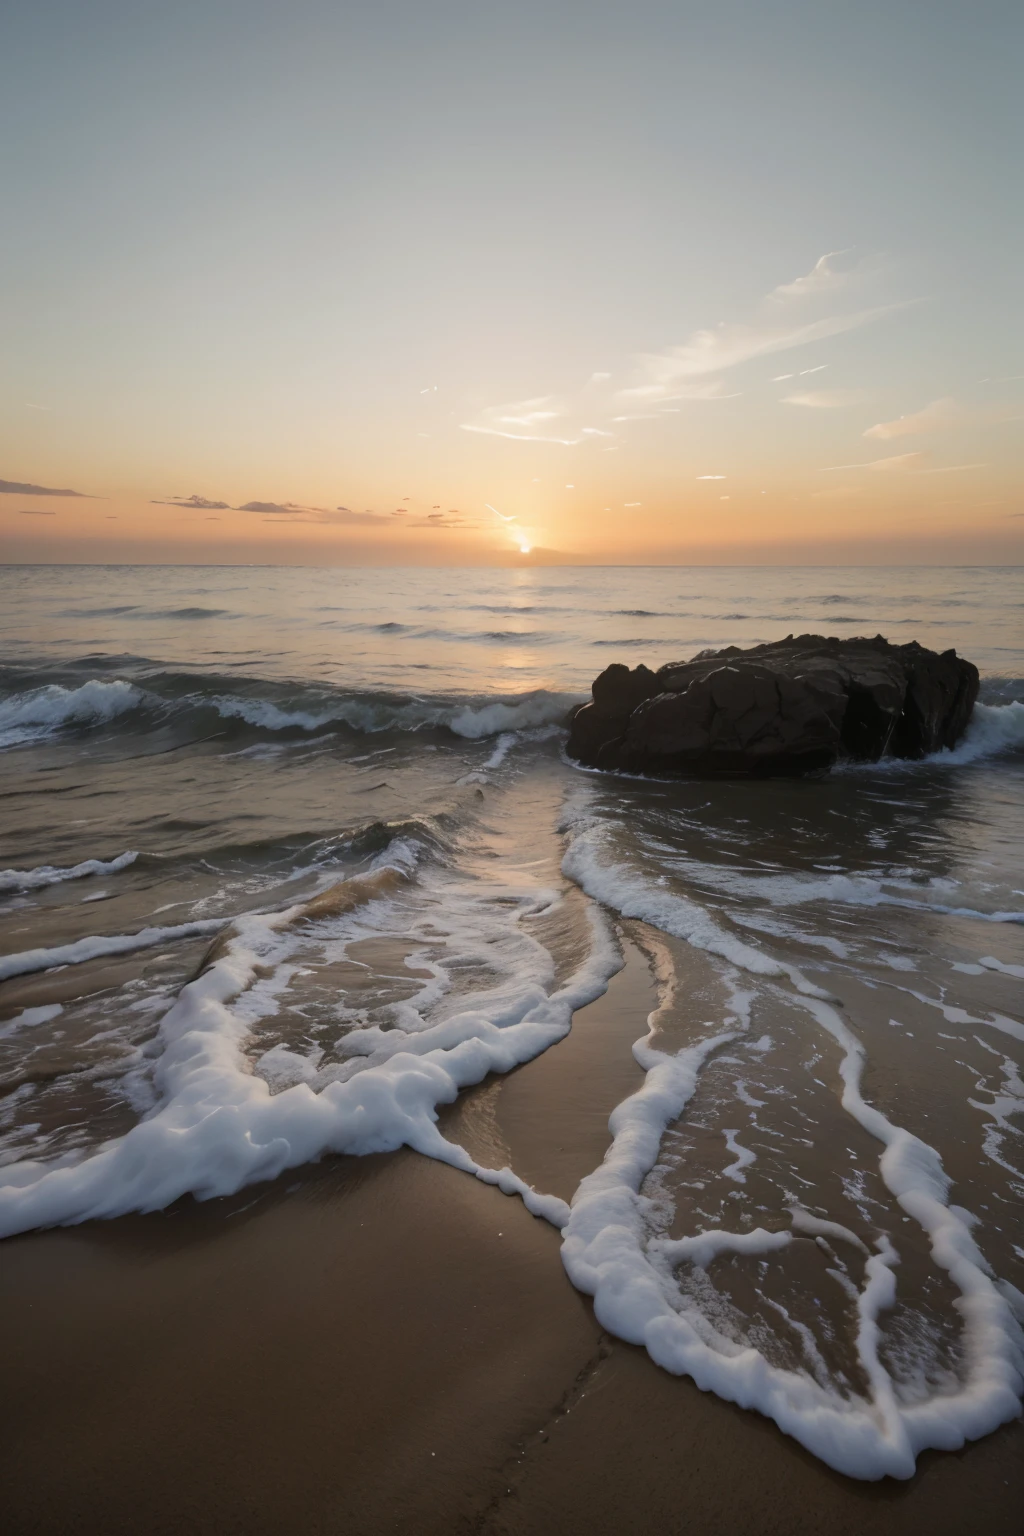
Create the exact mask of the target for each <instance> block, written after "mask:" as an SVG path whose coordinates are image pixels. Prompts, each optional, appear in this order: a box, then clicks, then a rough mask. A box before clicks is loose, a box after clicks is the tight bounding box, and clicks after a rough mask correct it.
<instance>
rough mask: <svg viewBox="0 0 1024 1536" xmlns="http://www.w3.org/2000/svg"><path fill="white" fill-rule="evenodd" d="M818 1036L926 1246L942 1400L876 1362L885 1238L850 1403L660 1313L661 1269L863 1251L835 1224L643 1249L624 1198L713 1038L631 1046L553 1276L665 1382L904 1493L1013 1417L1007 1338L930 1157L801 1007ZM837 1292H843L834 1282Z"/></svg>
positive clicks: (643, 1233) (861, 1310) (673, 1308)
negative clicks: (746, 1414)
mask: <svg viewBox="0 0 1024 1536" xmlns="http://www.w3.org/2000/svg"><path fill="white" fill-rule="evenodd" d="M800 1002H801V1006H803V1007H804V1008H806V1009H808V1010H809V1011H810V1012H811V1013H812V1014H813V1016H814V1017H815V1019H816V1020H817V1022H818V1023H819V1025H820V1026H821V1027H822V1028H823V1029H824V1030H825V1031H826V1032H827V1033H828V1034H830V1035H831V1036H832V1037H833V1038H834V1039H835V1040H836V1042H837V1043H838V1044H839V1045H840V1048H841V1049H842V1051H843V1053H844V1054H843V1060H842V1064H841V1068H840V1072H841V1076H842V1079H843V1083H844V1092H843V1106H844V1108H845V1109H846V1110H847V1111H848V1112H849V1113H850V1114H851V1115H852V1116H853V1117H854V1118H855V1119H856V1120H858V1121H859V1122H860V1124H861V1125H863V1126H864V1128H865V1129H866V1130H868V1131H869V1132H870V1134H871V1135H873V1136H874V1137H876V1138H877V1139H878V1140H879V1141H881V1142H882V1143H883V1145H884V1148H885V1150H884V1151H883V1153H882V1156H881V1158H880V1162H879V1168H880V1172H881V1175H882V1178H883V1180H884V1182H885V1184H886V1185H887V1187H888V1188H889V1190H890V1191H891V1193H892V1194H893V1195H894V1196H895V1198H896V1199H897V1201H898V1203H899V1204H900V1205H901V1206H902V1207H903V1209H904V1210H905V1211H906V1212H907V1214H908V1215H909V1216H911V1217H912V1218H913V1219H914V1220H916V1221H917V1222H918V1223H919V1225H920V1226H921V1227H922V1228H923V1230H924V1231H925V1232H926V1233H927V1235H928V1237H929V1239H930V1243H931V1251H932V1256H933V1258H934V1259H935V1261H936V1263H937V1264H939V1265H940V1267H941V1268H943V1269H945V1270H946V1271H947V1273H948V1274H949V1275H950V1278H951V1279H952V1280H953V1282H954V1283H955V1284H956V1286H957V1287H958V1289H959V1290H960V1293H961V1299H960V1303H959V1309H960V1313H961V1316H962V1318H963V1321H964V1332H963V1341H964V1349H965V1356H966V1367H965V1379H964V1381H963V1382H962V1383H960V1384H959V1385H958V1386H956V1387H955V1388H954V1389H952V1390H947V1391H944V1392H942V1393H937V1394H935V1395H934V1396H931V1397H929V1398H926V1399H925V1400H923V1401H916V1402H914V1403H912V1404H909V1405H907V1404H903V1403H901V1402H900V1401H899V1400H898V1398H897V1394H896V1391H895V1389H894V1384H893V1381H892V1379H891V1377H890V1376H889V1374H888V1372H887V1371H886V1369H885V1367H884V1365H883V1364H882V1362H881V1360H880V1358H879V1352H878V1346H879V1337H880V1335H879V1324H878V1318H879V1315H880V1313H881V1312H882V1311H883V1310H884V1309H885V1308H887V1307H889V1306H891V1305H892V1302H893V1300H894V1298H895V1273H894V1265H895V1264H896V1262H897V1260H898V1255H897V1254H896V1251H895V1249H894V1248H893V1247H892V1244H891V1243H890V1242H889V1240H888V1239H887V1238H885V1237H881V1238H879V1239H878V1240H877V1245H876V1247H877V1251H876V1252H875V1253H873V1254H871V1255H870V1256H869V1257H868V1258H867V1261H866V1264H865V1284H864V1287H863V1289H862V1290H861V1291H860V1292H859V1293H856V1296H857V1309H858V1317H859V1324H858V1331H857V1339H856V1348H857V1355H858V1359H859V1362H860V1365H861V1368H862V1370H863V1372H864V1375H865V1377H866V1379H867V1381H868V1383H869V1395H868V1396H867V1397H865V1398H857V1397H849V1396H843V1395H841V1394H840V1393H839V1392H837V1391H835V1390H832V1389H830V1388H828V1387H827V1386H824V1385H822V1382H821V1380H820V1379H814V1380H812V1379H811V1378H810V1377H808V1376H806V1375H804V1374H803V1373H800V1372H797V1371H793V1370H788V1369H785V1368H782V1367H780V1366H774V1365H771V1364H770V1363H769V1362H768V1360H767V1359H766V1358H765V1356H764V1355H763V1354H761V1353H760V1352H759V1351H758V1350H757V1349H755V1348H754V1347H753V1346H751V1345H749V1344H748V1345H744V1344H741V1343H738V1342H737V1341H736V1340H735V1339H732V1338H729V1337H727V1336H726V1335H724V1334H721V1333H720V1332H718V1331H717V1330H716V1329H714V1328H713V1326H712V1325H711V1324H710V1323H709V1322H708V1320H707V1319H706V1318H704V1317H702V1316H699V1315H698V1314H694V1313H692V1312H688V1311H687V1309H686V1308H685V1307H684V1308H683V1309H682V1310H680V1309H679V1304H678V1300H677V1301H676V1304H675V1305H673V1304H672V1302H671V1300H670V1291H669V1289H668V1287H667V1284H666V1279H667V1276H666V1267H668V1269H669V1270H670V1269H671V1267H672V1266H674V1265H678V1264H680V1263H682V1262H689V1263H692V1264H695V1265H698V1266H700V1267H702V1268H703V1267H707V1266H708V1265H709V1264H711V1263H712V1262H713V1261H714V1259H715V1258H716V1257H717V1256H718V1255H719V1254H720V1253H722V1252H733V1253H751V1254H756V1255H767V1254H770V1253H771V1252H773V1251H775V1250H778V1249H782V1248H785V1247H787V1246H788V1244H789V1243H790V1242H791V1240H792V1236H793V1231H796V1232H801V1231H803V1232H810V1231H815V1232H817V1233H819V1234H825V1233H827V1234H828V1235H829V1236H832V1237H837V1238H841V1239H843V1240H845V1241H848V1242H852V1243H854V1244H855V1245H856V1246H858V1247H861V1248H863V1244H862V1243H861V1242H860V1239H858V1238H857V1237H856V1234H854V1233H851V1232H849V1231H848V1230H847V1229H845V1228H842V1227H840V1226H839V1225H838V1224H836V1223H831V1222H818V1221H816V1220H815V1219H814V1218H813V1217H808V1215H807V1213H796V1212H794V1220H793V1230H792V1231H785V1230H783V1231H777V1232H771V1231H768V1230H766V1229H764V1228H757V1229H755V1230H754V1231H751V1232H745V1233H731V1232H723V1231H721V1230H717V1229H716V1230H712V1231H707V1232H701V1233H696V1234H694V1235H693V1236H692V1237H685V1238H678V1239H673V1240H664V1239H654V1240H650V1238H649V1234H648V1228H647V1225H646V1220H645V1217H646V1206H647V1203H648V1202H647V1201H646V1200H645V1199H644V1197H643V1196H642V1195H641V1193H640V1189H641V1184H642V1182H643V1179H644V1178H645V1176H646V1175H647V1174H648V1173H649V1172H650V1170H651V1169H652V1168H653V1167H654V1164H655V1162H656V1160H657V1157H658V1153H659V1148H660V1145H661V1138H662V1135H663V1133H664V1131H665V1129H666V1128H667V1126H668V1125H669V1123H670V1122H671V1121H673V1120H674V1119H676V1118H678V1116H679V1115H680V1114H681V1113H682V1111H683V1110H684V1108H685V1106H686V1103H687V1102H688V1100H689V1099H690V1098H691V1097H692V1095H693V1092H694V1090H695V1088H696V1085H697V1080H698V1075H699V1073H700V1070H701V1068H702V1066H703V1065H704V1063H705V1062H706V1060H707V1059H708V1057H709V1056H710V1055H711V1054H712V1053H713V1052H714V1051H715V1050H716V1049H717V1048H718V1047H719V1046H720V1045H722V1044H724V1043H725V1042H726V1041H728V1040H731V1039H733V1038H734V1034H733V1033H732V1032H728V1033H724V1034H720V1035H717V1036H713V1037H711V1038H709V1039H707V1040H704V1041H703V1042H701V1043H700V1044H699V1045H696V1046H691V1047H689V1048H688V1049H686V1050H683V1051H681V1052H680V1053H679V1054H678V1055H676V1056H668V1055H666V1054H664V1053H663V1052H661V1051H658V1050H656V1049H655V1048H654V1047H653V1046H652V1045H651V1043H650V1042H651V1039H652V1038H653V1031H652V1035H650V1036H648V1038H647V1040H646V1041H639V1042H638V1043H637V1045H636V1046H635V1047H634V1055H635V1056H636V1058H637V1060H638V1062H639V1063H640V1065H641V1066H643V1067H644V1068H645V1069H646V1072H647V1078H646V1080H645V1082H644V1085H643V1087H642V1088H641V1089H640V1090H639V1091H638V1092H637V1093H635V1094H633V1095H632V1097H631V1098H629V1099H627V1100H626V1101H625V1102H624V1103H622V1104H620V1105H619V1106H618V1108H617V1109H616V1110H615V1111H614V1113H613V1115H612V1118H611V1121H610V1127H611V1130H612V1133H613V1136H614V1140H613V1143H612V1146H611V1148H610V1149H609V1151H608V1154H607V1155H606V1157H605V1160H604V1163H603V1164H602V1166H601V1167H600V1168H599V1169H598V1170H596V1172H594V1173H592V1174H590V1175H589V1176H588V1177H587V1178H585V1179H584V1180H583V1182H582V1184H581V1185H580V1187H579V1189H578V1190H577V1192H576V1194H575V1196H574V1197H573V1201H572V1207H571V1213H570V1217H569V1220H568V1222H567V1223H566V1225H565V1227H564V1229H563V1260H564V1263H565V1267H566V1271H567V1273H568V1274H569V1277H570V1279H571V1280H572V1281H573V1284H574V1285H576V1286H578V1287H579V1289H581V1290H583V1291H586V1292H587V1293H588V1294H590V1295H592V1296H593V1298H594V1310H595V1313H596V1315H597V1317H598V1320H599V1321H600V1322H601V1324H602V1325H603V1326H604V1327H606V1328H608V1329H609V1330H610V1331H611V1332H613V1333H616V1334H617V1335H618V1336H619V1337H620V1338H623V1339H625V1340H627V1341H628V1342H629V1343H633V1344H640V1345H643V1346H645V1347H646V1349H647V1351H648V1353H649V1354H650V1355H651V1357H652V1358H653V1359H654V1360H655V1361H656V1362H657V1363H658V1364H659V1365H661V1366H663V1367H664V1368H665V1369H666V1370H669V1371H672V1372H674V1373H675V1374H677V1375H687V1376H691V1377H692V1378H693V1380H694V1381H696V1383H697V1385H698V1386H699V1387H701V1388H703V1389H704V1390H710V1391H713V1392H715V1393H717V1395H718V1396H720V1397H723V1398H725V1399H727V1400H728V1401H730V1402H735V1403H738V1404H740V1405H741V1406H743V1407H747V1408H756V1409H757V1410H759V1411H760V1412H761V1413H764V1414H766V1415H767V1416H768V1417H769V1418H772V1419H774V1420H775V1422H776V1424H778V1426H779V1427H780V1429H782V1430H784V1431H785V1432H786V1433H787V1434H790V1435H792V1436H793V1437H794V1438H795V1439H797V1440H799V1441H800V1443H801V1444H802V1445H804V1446H806V1448H807V1449H808V1450H810V1451H811V1452H812V1453H813V1454H814V1455H816V1456H819V1457H820V1458H821V1459H822V1460H823V1461H825V1462H827V1463H828V1464H829V1465H830V1466H832V1467H834V1468H836V1469H837V1470H838V1471H841V1472H845V1473H847V1474H848V1475H850V1476H853V1477H860V1478H868V1479H873V1478H880V1477H884V1476H886V1475H889V1476H893V1477H903V1478H905V1477H910V1476H911V1475H912V1473H913V1471H914V1467H915V1460H916V1456H917V1454H918V1453H919V1452H920V1451H922V1450H924V1449H926V1448H936V1449H956V1448H957V1447H959V1446H961V1445H962V1444H963V1443H964V1441H965V1440H968V1439H976V1438H978V1437H980V1436H982V1435H984V1434H987V1433H989V1432H990V1431H991V1430H993V1429H995V1428H996V1427H997V1426H998V1425H999V1424H1001V1423H1004V1422H1005V1421H1006V1420H1007V1419H1010V1418H1013V1417H1015V1416H1016V1414H1017V1413H1019V1411H1020V1397H1021V1392H1022V1390H1024V1382H1022V1377H1021V1371H1020V1364H1021V1358H1022V1354H1021V1346H1022V1340H1021V1332H1020V1328H1019V1325H1018V1324H1017V1322H1016V1320H1015V1318H1014V1316H1013V1313H1012V1310H1011V1307H1010V1305H1009V1303H1008V1301H1007V1300H1006V1298H1005V1296H1004V1295H1003V1293H1002V1290H1001V1289H1000V1287H999V1286H998V1285H997V1283H996V1282H995V1281H994V1280H993V1279H992V1277H991V1274H990V1272H989V1270H988V1266H987V1265H986V1263H985V1261H984V1259H983V1258H982V1256H981V1254H980V1252H979V1250H978V1248H977V1246H976V1244H975V1243H974V1240H973V1238H972V1236H971V1232H970V1222H969V1220H967V1219H965V1217H964V1215H963V1214H962V1213H960V1212H959V1211H956V1210H951V1209H950V1208H949V1206H948V1204H947V1199H946V1196H947V1189H948V1179H947V1178H946V1175H945V1173H944V1172H943V1169H942V1164H941V1161H940V1159H939V1158H938V1155H937V1154H936V1153H935V1151H934V1149H933V1148H931V1147H929V1146H928V1145H927V1144H926V1143H924V1142H922V1141H920V1140H919V1139H918V1138H917V1137H915V1136H913V1135H911V1134H910V1133H909V1132H908V1131H905V1130H903V1129H901V1128H900V1127H898V1126H895V1125H893V1124H892V1122H891V1121H889V1120H888V1119H887V1118H886V1116H884V1115H883V1114H881V1113H880V1111H878V1110H876V1109H874V1108H872V1107H871V1106H870V1105H868V1104H867V1103H866V1102H865V1101H864V1099H863V1097H862V1095H861V1092H860V1076H861V1071H862V1067H863V1059H864V1057H863V1050H862V1048H861V1046H860V1044H859V1042H858V1041H857V1040H856V1039H855V1037H854V1036H853V1034H852V1033H851V1032H850V1031H849V1030H848V1029H847V1027H846V1025H845V1024H844V1023H843V1022H842V1020H841V1019H840V1017H839V1015H838V1014H837V1013H836V1012H835V1010H834V1009H833V1008H831V1007H830V1006H829V1005H828V1004H827V1003H825V1002H824V1001H823V1000H821V999H819V998H813V997H803V998H801V999H800ZM844 1278H845V1277H844Z"/></svg>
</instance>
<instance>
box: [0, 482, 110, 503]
mask: <svg viewBox="0 0 1024 1536" xmlns="http://www.w3.org/2000/svg"><path fill="white" fill-rule="evenodd" d="M0 496H74V497H75V498H76V499H78V500H81V501H96V500H97V499H98V500H100V501H102V500H103V499H104V498H103V497H102V496H101V497H99V498H97V497H95V496H88V495H86V493H85V491H68V490H61V491H56V490H54V489H53V487H52V486H49V485H29V484H28V483H26V481H24V480H0Z"/></svg>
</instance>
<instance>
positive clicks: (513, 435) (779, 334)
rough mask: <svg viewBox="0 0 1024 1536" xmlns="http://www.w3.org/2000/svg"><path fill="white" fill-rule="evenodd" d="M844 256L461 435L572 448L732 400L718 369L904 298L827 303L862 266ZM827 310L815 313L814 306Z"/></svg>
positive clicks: (465, 426) (811, 338) (812, 338)
mask: <svg viewBox="0 0 1024 1536" xmlns="http://www.w3.org/2000/svg"><path fill="white" fill-rule="evenodd" d="M844 254H845V253H844V252H841V251H831V252H828V253H827V254H826V255H824V256H822V257H820V258H819V260H818V261H817V262H815V264H814V266H813V267H812V268H811V270H810V271H809V272H807V273H805V274H804V275H803V276H801V277H797V278H795V279H794V280H793V281H792V282H790V283H782V284H780V285H779V286H778V287H777V288H775V289H773V290H772V291H771V292H770V293H769V294H767V295H766V296H765V297H764V298H763V299H762V300H761V301H760V303H759V305H758V307H757V309H756V311H755V317H754V319H753V320H751V321H750V322H742V323H725V322H723V323H722V324H720V325H717V326H715V327H713V328H710V329H706V330H699V331H695V332H694V333H693V334H692V335H691V336H690V337H689V339H688V340H687V341H684V342H682V343H681V344H679V345H673V346H668V347H665V348H663V349H662V350H661V351H658V352H646V353H641V354H639V355H638V356H637V357H636V358H635V360H634V364H633V369H632V375H631V376H626V377H625V378H624V379H621V380H620V381H619V382H618V383H617V384H616V381H615V380H613V378H612V375H611V374H610V373H606V372H605V373H594V374H592V375H591V376H590V378H589V379H588V380H587V382H586V384H585V385H584V386H583V387H582V388H581V389H580V390H579V391H578V392H577V393H576V394H575V395H572V396H570V397H564V396H562V395H556V394H545V395H534V396H531V397H530V398H529V399H525V400H513V401H510V402H509V403H507V404H505V405H494V406H487V407H485V408H484V409H483V410H480V411H477V412H476V414H475V415H473V416H471V417H469V418H468V419H467V420H465V421H463V422H461V423H460V426H461V428H462V430H463V431H464V432H475V433H481V434H483V435H485V436H490V437H502V438H508V439H511V440H513V441H516V442H526V443H558V444H561V445H563V446H564V447H568V448H575V447H578V446H580V445H581V444H585V443H587V442H595V443H599V444H601V446H603V447H605V448H606V449H609V448H611V447H613V446H615V445H613V444H609V443H608V442H607V441H605V440H606V439H608V438H614V437H615V436H617V434H616V433H615V432H614V431H613V430H610V429H611V428H614V427H617V426H624V425H625V424H627V423H629V422H632V421H644V420H652V419H657V417H658V416H660V415H667V414H672V415H677V414H678V411H677V410H676V409H674V407H676V406H679V405H685V404H687V403H690V402H696V401H709V402H716V401H722V400H729V399H734V398H736V397H737V395H738V394H739V393H740V392H739V391H738V390H736V389H735V388H731V387H730V381H727V378H726V375H728V373H729V371H730V370H731V369H733V368H736V367H738V366H740V365H741V364H743V363H747V362H749V361H751V360H752V359H754V358H758V357H764V356H768V355H770V354H773V353H777V352H787V351H791V350H795V349H797V348H800V347H805V346H808V345H810V344H812V343H816V342H821V341H825V340H828V339H830V338H832V337H835V336H841V335H843V334H844V333H846V332H848V331H854V330H858V329H860V328H861V327H862V326H865V325H870V324H873V323H874V322H876V321H878V320H882V319H884V318H885V317H886V316H888V315H891V314H894V313H896V312H897V311H898V310H901V309H903V308H905V307H906V304H905V303H893V304H883V305H876V306H875V307H873V308H870V309H863V308H862V309H850V308H849V307H848V301H847V307H846V308H843V307H842V305H839V306H837V305H836V303H835V301H836V300H837V299H838V298H839V297H840V296H841V294H842V293H843V290H844V289H845V288H846V286H847V285H848V284H849V283H851V281H852V280H853V278H855V277H859V276H860V275H862V273H863V271H864V268H863V267H857V266H855V265H853V264H852V263H849V262H847V263H845V264H843V263H842V262H841V258H842V257H843V256H844ZM826 305H827V306H828V307H830V308H831V309H832V310H833V312H832V313H827V314H823V313H822V312H821V311H822V309H823V308H824V307H826ZM828 366H829V364H827V363H817V364H815V365H814V366H813V367H810V368H803V369H800V370H798V371H796V372H794V373H792V374H780V375H779V376H778V382H781V381H782V380H784V379H786V378H797V377H801V376H803V375H804V374H810V373H818V372H820V371H821V370H822V369H824V368H827V367H828ZM790 403H791V404H808V405H812V406H814V405H817V406H819V407H824V408H827V407H828V406H829V405H832V406H838V405H839V404H840V403H842V404H846V403H852V402H851V401H848V400H842V401H840V399H839V398H838V396H836V397H834V398H833V399H832V400H827V399H826V397H825V396H822V397H821V398H814V397H813V396H812V395H807V396H806V397H800V396H794V397H793V398H792V399H791V401H790Z"/></svg>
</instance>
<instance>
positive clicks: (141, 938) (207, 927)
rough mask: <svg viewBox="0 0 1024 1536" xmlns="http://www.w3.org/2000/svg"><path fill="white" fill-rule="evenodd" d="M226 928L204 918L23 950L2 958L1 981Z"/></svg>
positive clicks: (218, 920) (0, 961)
mask: <svg viewBox="0 0 1024 1536" xmlns="http://www.w3.org/2000/svg"><path fill="white" fill-rule="evenodd" d="M224 926H225V920H224V918H204V919H202V920H201V921H199V922H194V923H178V924H176V925H175V926H172V927H169V928H140V929H139V931H138V933H112V934H95V935H90V936H89V937H88V938H85V939H76V940H75V941H74V943H72V944H55V945H53V946H52V947H50V948H45V949H23V950H21V951H20V953H15V954H11V955H0V981H7V980H9V979H10V977H12V976H28V975H31V973H32V972H33V971H50V970H52V969H53V968H54V966H57V965H82V964H84V962H85V961H87V960H100V959H103V958H104V957H105V956H107V955H129V954H131V953H132V951H133V950H137V949H152V948H153V947H154V946H155V945H157V944H164V943H167V942H168V940H171V939H191V938H195V937H197V936H198V935H199V934H204V933H217V932H219V930H220V929H221V928H223V927H224Z"/></svg>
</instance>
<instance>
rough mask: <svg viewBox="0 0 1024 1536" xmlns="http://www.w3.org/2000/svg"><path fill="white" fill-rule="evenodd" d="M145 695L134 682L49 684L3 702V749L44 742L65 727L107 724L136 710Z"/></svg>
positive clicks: (0, 734)
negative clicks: (135, 686) (71, 684)
mask: <svg viewBox="0 0 1024 1536" xmlns="http://www.w3.org/2000/svg"><path fill="white" fill-rule="evenodd" d="M142 698H143V695H142V693H141V692H140V690H139V689H138V688H134V687H132V685H131V684H130V683H126V682H122V681H121V680H115V681H113V682H102V681H99V680H97V679H95V678H93V679H91V680H90V681H89V682H87V683H81V684H80V685H79V686H78V687H77V688H64V687H62V686H61V685H60V684H59V683H49V684H47V685H46V687H44V688H32V689H30V690H29V691H28V692H27V693H16V694H12V695H11V697H10V698H7V699H4V700H3V701H0V749H2V748H5V747H17V746H22V745H24V744H25V743H27V742H31V741H40V740H43V739H45V738H46V737H48V736H52V735H53V734H54V733H55V732H57V731H59V730H61V729H62V728H64V727H65V726H72V725H77V726H90V725H104V724H106V723H107V721H109V720H113V719H114V718H115V716H117V715H122V714H124V713H125V712H126V711H127V710H131V709H135V708H136V706H137V705H139V704H141V702H142Z"/></svg>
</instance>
